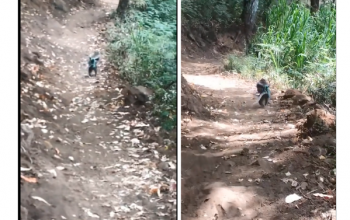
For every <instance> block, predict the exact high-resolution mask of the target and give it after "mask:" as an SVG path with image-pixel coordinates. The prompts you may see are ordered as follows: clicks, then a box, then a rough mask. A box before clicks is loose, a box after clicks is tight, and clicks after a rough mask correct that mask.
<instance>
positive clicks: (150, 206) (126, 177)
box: [21, 0, 176, 220]
mask: <svg viewBox="0 0 350 220" xmlns="http://www.w3.org/2000/svg"><path fill="white" fill-rule="evenodd" d="M36 2H37V1H36ZM57 2H61V1H57ZM79 2H80V1H79ZM28 4H30V1H29V2H28ZM43 4H44V3H43ZM62 4H63V3H62ZM117 4H118V2H116V1H110V0H109V1H107V0H106V1H105V2H101V4H100V6H98V7H93V8H92V7H89V6H88V5H87V4H85V5H80V6H77V7H72V8H71V9H70V10H67V9H65V10H64V11H68V12H67V13H66V14H65V16H61V15H62V13H61V14H58V15H55V14H54V15H52V14H51V15H50V13H49V14H40V10H39V9H38V8H37V9H33V8H31V7H30V6H28V5H25V3H23V4H22V5H21V7H22V8H21V9H22V19H21V20H22V21H21V23H22V27H21V28H22V30H21V31H22V35H23V36H22V44H26V48H28V49H29V51H32V52H38V53H40V54H41V55H40V59H41V60H43V62H44V63H45V66H46V67H43V66H41V67H40V68H42V69H43V71H44V70H46V72H45V73H43V77H42V78H41V80H29V81H30V83H25V82H22V83H21V89H22V93H21V110H22V113H23V115H24V116H23V117H24V118H26V119H25V120H24V121H22V124H21V127H22V136H23V137H25V138H27V136H29V140H28V139H27V142H25V143H27V145H23V144H22V147H23V146H24V149H22V150H25V152H22V153H21V175H23V176H24V177H27V178H28V177H33V178H36V179H37V183H30V182H28V179H27V181H25V180H24V179H21V219H23V220H26V219H29V220H31V219H36V220H38V219H42V220H47V219H83V220H89V219H175V216H176V210H175V206H176V204H175V198H176V197H175V196H176V192H174V191H173V190H172V188H171V187H170V192H165V193H164V192H163V193H162V195H163V197H162V198H159V197H158V196H157V195H153V194H152V195H150V194H149V190H150V189H153V188H154V187H158V186H159V184H161V183H165V184H166V185H168V188H167V189H169V184H170V182H171V179H174V180H175V179H176V169H175V167H176V158H174V157H172V158H170V159H169V158H167V157H165V155H163V153H162V151H161V150H160V149H161V148H162V147H163V145H164V143H163V141H162V138H161V137H159V138H158V139H150V138H149V136H150V135H152V136H156V137H157V135H155V134H154V129H155V128H153V127H152V125H151V124H150V122H149V120H148V119H149V117H142V115H147V114H146V113H147V112H145V110H142V109H132V108H123V107H120V108H117V107H116V106H114V105H106V104H107V103H110V102H111V98H115V97H117V96H118V91H116V90H115V88H116V87H117V86H118V83H117V82H111V81H110V80H109V79H108V78H109V74H112V73H111V72H110V68H108V65H107V61H106V59H107V58H106V56H105V47H106V42H105V40H104V37H103V33H104V32H105V30H106V26H108V25H113V23H111V21H110V20H109V18H108V14H110V13H111V11H112V10H114V9H115V8H116V6H117ZM40 7H44V6H40ZM57 7H58V6H57ZM57 7H56V5H55V8H57ZM57 10H58V9H57ZM60 16H61V18H60V19H58V18H57V17H60ZM95 50H98V51H100V53H101V62H100V64H99V73H98V75H97V77H88V76H87V66H86V63H87V59H88V56H89V55H90V54H92V53H93V52H94V51H95ZM30 65H31V64H30ZM47 70H49V71H47ZM40 71H41V69H40V70H39V72H40ZM47 97H49V98H47ZM152 132H153V133H152ZM30 135H34V137H33V138H31V137H30ZM162 157H163V158H162ZM31 160H32V161H31ZM170 185H171V184H170ZM25 215H26V216H25Z"/></svg>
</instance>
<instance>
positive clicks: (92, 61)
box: [88, 51, 100, 76]
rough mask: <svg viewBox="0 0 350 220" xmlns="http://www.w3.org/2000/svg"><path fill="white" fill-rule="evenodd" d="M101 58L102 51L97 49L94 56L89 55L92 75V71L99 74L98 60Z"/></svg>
mask: <svg viewBox="0 0 350 220" xmlns="http://www.w3.org/2000/svg"><path fill="white" fill-rule="evenodd" d="M99 60H100V53H99V52H98V51H95V52H94V54H93V55H92V56H90V57H89V62H88V64H89V76H91V73H92V71H94V72H95V76H96V75H97V62H98V61H99Z"/></svg>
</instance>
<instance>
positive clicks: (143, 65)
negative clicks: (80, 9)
mask: <svg viewBox="0 0 350 220" xmlns="http://www.w3.org/2000/svg"><path fill="white" fill-rule="evenodd" d="M125 14H126V15H125V17H124V19H120V18H118V17H117V15H114V17H115V28H113V29H112V30H109V32H110V33H109V35H110V41H111V43H110V45H109V54H110V60H111V62H112V63H113V64H114V65H115V66H117V67H118V69H119V73H120V75H121V76H122V77H123V78H124V79H126V80H127V81H128V82H130V83H131V84H134V85H144V86H146V87H148V88H151V89H153V90H154V91H155V96H154V103H155V108H154V112H153V113H154V114H155V115H157V116H158V117H159V118H160V122H161V123H162V125H163V127H164V128H165V129H167V130H170V129H173V128H174V127H175V126H176V106H177V99H176V80H177V77H176V74H177V69H176V66H177V62H176V61H177V60H176V29H177V28H176V0H165V1H164V0H163V1H160V0H145V1H142V2H141V1H137V2H136V1H134V2H129V7H128V11H127V12H126V13H125Z"/></svg>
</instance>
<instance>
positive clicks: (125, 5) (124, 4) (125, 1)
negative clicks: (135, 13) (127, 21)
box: [117, 0, 129, 20]
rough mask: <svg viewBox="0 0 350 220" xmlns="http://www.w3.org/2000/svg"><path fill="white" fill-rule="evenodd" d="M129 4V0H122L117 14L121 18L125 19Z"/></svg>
mask: <svg viewBox="0 0 350 220" xmlns="http://www.w3.org/2000/svg"><path fill="white" fill-rule="evenodd" d="M128 6H129V0H120V2H119V4H118V8H117V15H118V17H119V18H120V19H122V20H124V18H125V12H126V11H127V9H128Z"/></svg>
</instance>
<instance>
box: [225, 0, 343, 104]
mask: <svg viewBox="0 0 350 220" xmlns="http://www.w3.org/2000/svg"><path fill="white" fill-rule="evenodd" d="M262 23H264V25H261V27H260V28H259V30H258V33H257V35H256V37H255V38H254V39H253V41H252V45H251V47H250V54H251V55H252V56H253V55H255V56H256V57H255V61H254V62H255V63H263V64H262V65H260V66H263V68H262V67H261V68H260V69H259V68H258V69H256V68H255V69H254V68H253V69H252V68H251V69H250V72H252V71H262V72H265V76H268V77H269V78H271V79H274V80H276V81H277V80H279V81H282V80H281V79H283V81H284V83H283V84H285V85H288V86H291V87H293V88H299V89H302V90H305V91H308V92H309V93H311V94H312V95H313V96H314V98H315V99H316V100H317V101H320V102H323V103H329V104H334V105H335V92H336V91H335V87H334V85H335V80H336V77H335V76H336V75H335V74H336V10H335V7H334V5H332V4H324V5H321V7H320V10H319V12H318V13H316V14H315V15H314V16H312V15H311V14H310V9H308V8H307V7H305V5H304V4H298V3H295V2H293V3H291V4H287V2H286V0H280V1H278V2H276V3H275V4H273V5H272V6H271V8H270V9H269V11H268V12H267V13H266V20H265V21H264V22H262ZM249 59H251V58H249ZM235 60H237V58H234V57H232V56H231V58H229V63H235V62H236V61H235ZM236 63H237V62H236ZM248 72H249V71H248ZM278 78H279V79H278ZM329 85H333V86H329ZM333 99H334V100H333Z"/></svg>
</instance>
